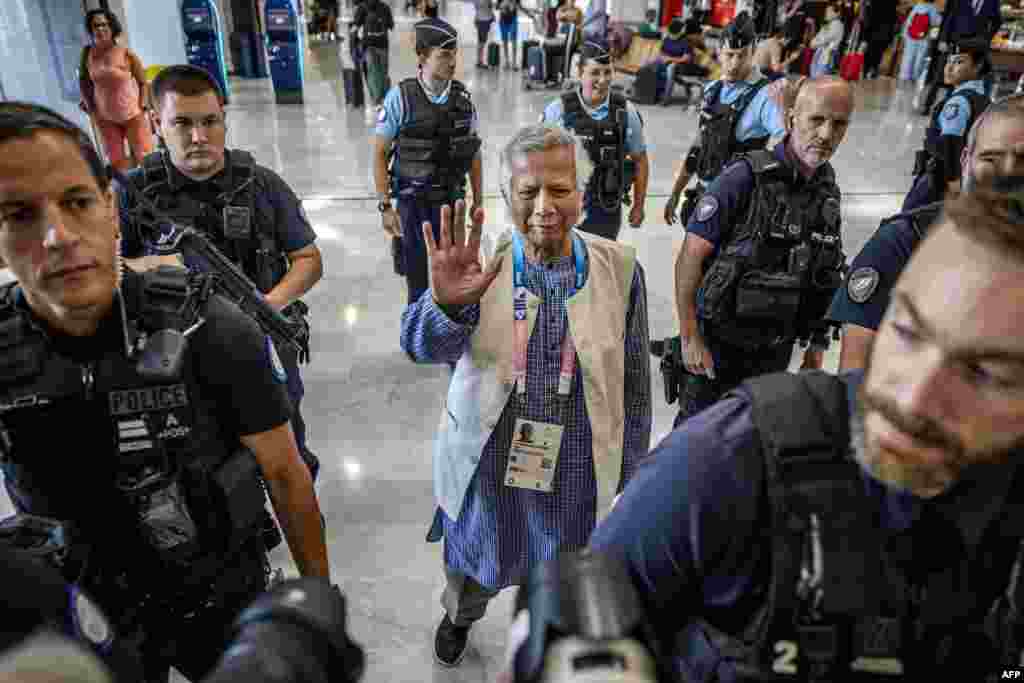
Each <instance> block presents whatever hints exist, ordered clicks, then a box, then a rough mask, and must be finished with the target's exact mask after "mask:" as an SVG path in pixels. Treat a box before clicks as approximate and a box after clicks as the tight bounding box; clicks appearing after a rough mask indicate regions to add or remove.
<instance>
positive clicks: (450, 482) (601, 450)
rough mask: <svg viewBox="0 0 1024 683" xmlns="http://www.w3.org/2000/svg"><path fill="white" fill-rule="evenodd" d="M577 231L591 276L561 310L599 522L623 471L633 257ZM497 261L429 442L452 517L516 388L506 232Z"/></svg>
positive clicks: (439, 489) (530, 308) (439, 490)
mask: <svg viewBox="0 0 1024 683" xmlns="http://www.w3.org/2000/svg"><path fill="white" fill-rule="evenodd" d="M577 234H579V236H580V237H582V238H583V242H584V244H585V245H586V249H587V255H588V258H589V272H588V274H587V280H586V282H585V283H584V285H583V287H582V289H580V290H579V291H578V292H577V293H576V294H575V295H573V296H572V297H571V298H570V299H569V300H568V301H567V302H566V310H567V312H568V317H569V329H570V330H571V331H572V338H573V341H574V342H575V343H576V354H577V357H578V364H579V367H580V371H581V375H582V377H583V398H584V401H585V403H586V406H587V414H588V416H589V417H590V427H591V433H592V435H593V454H594V473H595V475H596V479H597V511H596V512H597V517H598V519H601V518H603V517H604V515H605V514H607V512H608V510H609V509H610V506H611V503H612V500H613V498H614V496H615V491H616V489H617V488H618V485H619V478H620V475H621V473H622V458H623V437H624V429H625V405H624V400H623V390H624V379H625V336H626V313H627V311H628V307H629V297H630V290H631V288H632V284H633V272H634V269H635V264H636V253H635V251H634V250H633V248H632V247H628V246H624V245H621V244H618V243H617V242H612V241H610V240H606V239H602V238H600V237H594V236H591V235H588V234H586V233H577ZM494 259H497V260H500V261H501V273H500V274H499V275H498V277H497V279H496V280H495V281H494V282H493V283H492V284H491V286H490V287H489V288H488V290H487V292H486V293H485V294H484V296H483V299H482V300H481V301H480V323H479V325H478V326H477V328H476V330H475V331H474V332H473V334H472V336H471V337H470V342H469V347H468V348H467V349H466V351H465V352H464V353H463V354H462V357H461V358H460V359H459V362H458V365H457V366H456V368H455V374H454V375H453V376H452V380H451V384H450V385H449V388H448V400H447V405H446V406H445V410H443V411H442V412H441V425H440V428H439V430H438V434H437V439H436V440H435V442H434V495H435V497H436V498H437V503H438V505H440V506H441V508H442V509H443V510H444V511H445V514H447V515H448V517H449V518H450V519H452V520H456V519H458V517H459V512H460V511H461V510H462V503H463V501H464V499H465V497H466V491H467V490H468V488H469V484H470V481H471V480H472V479H473V475H474V474H475V472H476V468H477V465H479V463H480V458H481V456H482V454H483V450H484V447H485V446H486V445H487V442H488V440H489V439H490V437H491V433H492V432H493V431H494V429H495V427H497V425H498V420H499V419H500V418H501V414H502V411H504V409H505V405H506V404H507V403H508V400H509V397H510V396H511V394H512V390H513V387H514V382H513V372H512V368H513V343H512V341H513V321H512V290H513V287H512V271H513V266H512V240H511V235H510V234H508V233H506V234H505V235H504V236H503V237H502V238H501V239H500V240H499V242H498V246H497V247H496V249H495V253H494ZM540 304H541V299H540V298H539V297H537V296H534V295H533V294H532V293H529V301H528V303H527V322H528V325H529V330H530V336H532V335H533V329H534V325H535V324H536V321H537V309H538V307H539V306H540ZM552 495H558V491H557V490H556V491H555V492H554V493H553V494H552Z"/></svg>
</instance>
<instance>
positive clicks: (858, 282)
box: [846, 266, 880, 304]
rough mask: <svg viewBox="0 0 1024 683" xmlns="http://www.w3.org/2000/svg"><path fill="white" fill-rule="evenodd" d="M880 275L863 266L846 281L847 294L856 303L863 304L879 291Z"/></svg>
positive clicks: (874, 270)
mask: <svg viewBox="0 0 1024 683" xmlns="http://www.w3.org/2000/svg"><path fill="white" fill-rule="evenodd" d="M879 277H880V276H879V273H878V271H877V270H876V269H874V268H871V267H870V266H862V267H860V268H858V269H857V270H855V271H853V272H852V273H850V277H849V279H848V280H847V281H846V293H847V294H849V295H850V299H852V300H853V301H854V303H858V304H862V303H864V302H866V301H867V300H868V299H870V298H871V295H872V294H874V293H875V290H876V289H878V280H879Z"/></svg>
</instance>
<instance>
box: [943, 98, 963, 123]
mask: <svg viewBox="0 0 1024 683" xmlns="http://www.w3.org/2000/svg"><path fill="white" fill-rule="evenodd" d="M959 113H960V105H959V104H957V103H956V102H950V103H949V104H947V105H946V106H945V107H944V108H943V110H942V115H943V116H944V117H946V118H947V119H955V118H956V117H957V114H959Z"/></svg>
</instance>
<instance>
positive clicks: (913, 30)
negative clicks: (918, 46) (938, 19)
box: [907, 12, 931, 40]
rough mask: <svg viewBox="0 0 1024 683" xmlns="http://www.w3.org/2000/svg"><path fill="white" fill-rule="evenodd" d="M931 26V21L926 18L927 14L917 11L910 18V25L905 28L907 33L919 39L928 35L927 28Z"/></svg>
mask: <svg viewBox="0 0 1024 683" xmlns="http://www.w3.org/2000/svg"><path fill="white" fill-rule="evenodd" d="M930 28H931V22H930V21H929V19H928V15H927V14H926V13H925V12H918V13H917V14H915V15H914V18H913V19H911V20H910V27H909V28H908V29H907V35H909V36H910V37H911V38H913V39H914V40H921V39H922V38H924V37H925V36H927V35H928V29H930Z"/></svg>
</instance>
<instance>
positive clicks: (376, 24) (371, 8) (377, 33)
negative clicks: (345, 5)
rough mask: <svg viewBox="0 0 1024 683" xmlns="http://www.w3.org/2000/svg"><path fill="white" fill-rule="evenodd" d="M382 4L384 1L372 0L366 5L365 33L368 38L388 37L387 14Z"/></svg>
mask: <svg viewBox="0 0 1024 683" xmlns="http://www.w3.org/2000/svg"><path fill="white" fill-rule="evenodd" d="M381 4H382V3H381V2H379V0H371V2H370V3H369V4H368V5H367V6H366V24H365V31H366V33H365V34H364V36H365V37H366V38H373V39H377V40H380V39H381V38H387V35H388V25H387V21H386V19H387V16H386V15H385V14H384V11H383V9H382V8H381Z"/></svg>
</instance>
